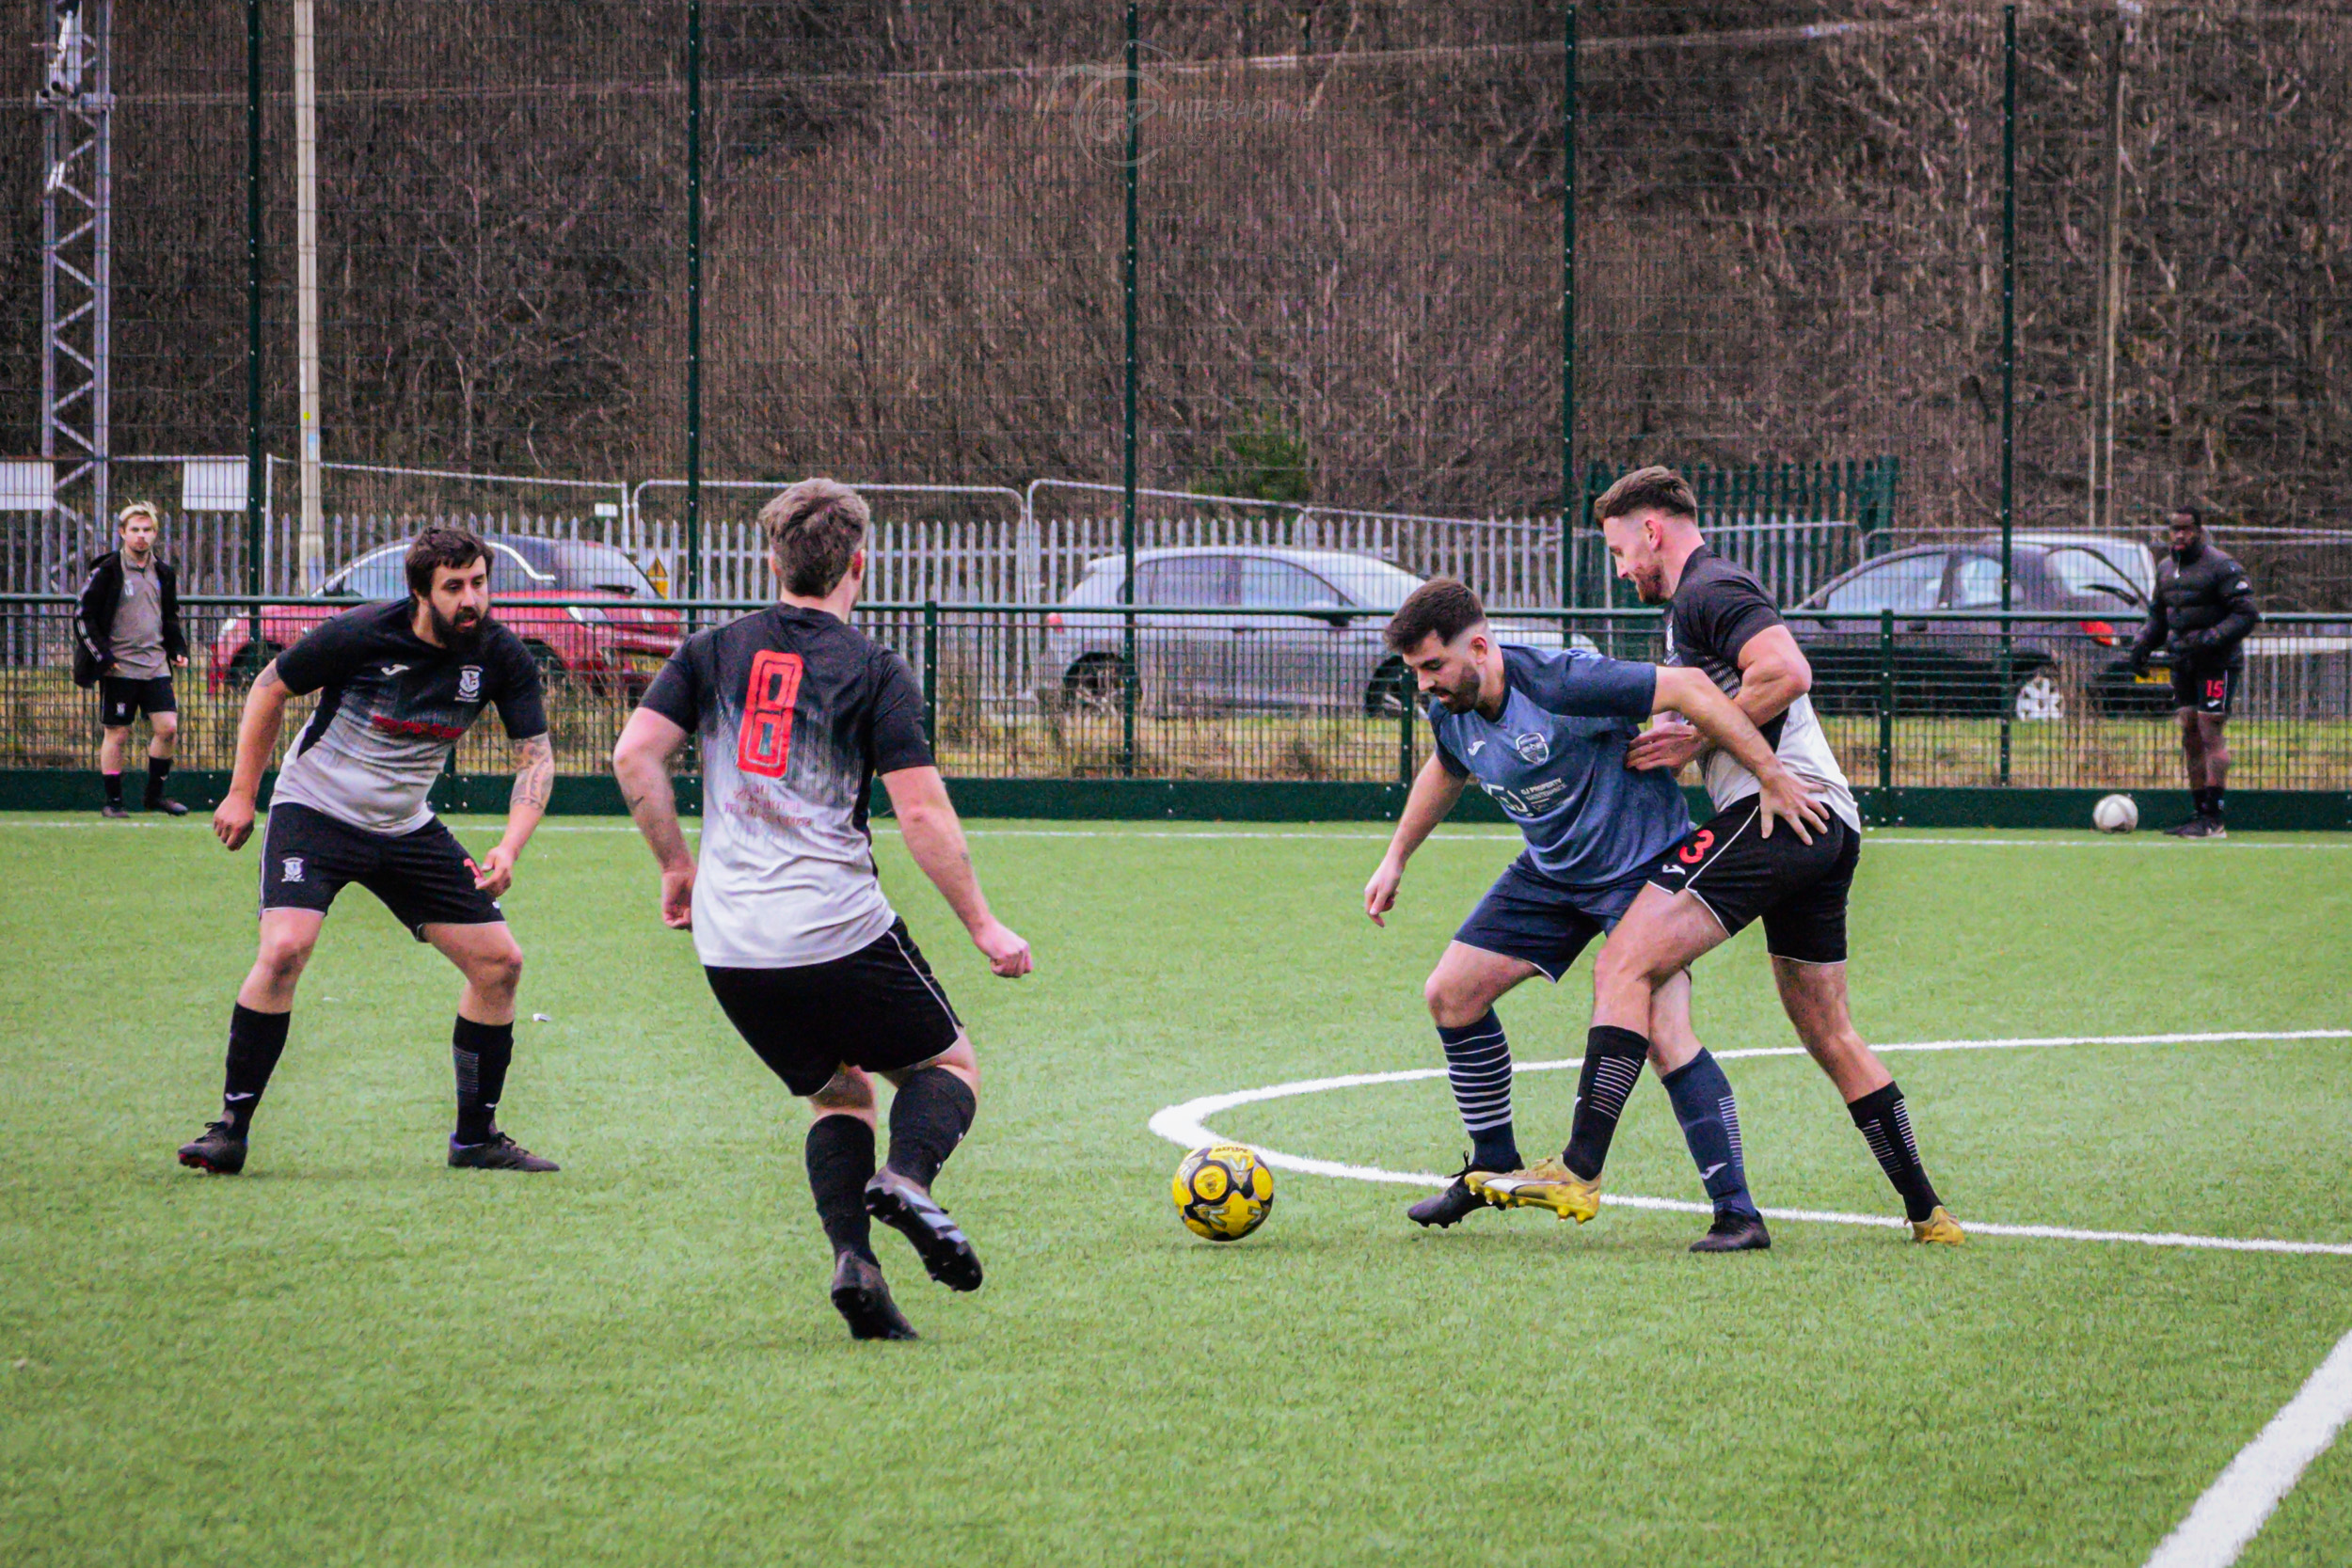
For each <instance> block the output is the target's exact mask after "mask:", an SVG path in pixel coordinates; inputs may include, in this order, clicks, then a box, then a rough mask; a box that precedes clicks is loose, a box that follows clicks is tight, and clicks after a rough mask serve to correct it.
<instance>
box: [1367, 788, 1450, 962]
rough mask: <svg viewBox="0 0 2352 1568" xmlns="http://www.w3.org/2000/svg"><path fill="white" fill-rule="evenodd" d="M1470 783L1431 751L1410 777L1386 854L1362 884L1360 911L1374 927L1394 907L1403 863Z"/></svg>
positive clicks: (1402, 882) (1440, 820)
mask: <svg viewBox="0 0 2352 1568" xmlns="http://www.w3.org/2000/svg"><path fill="white" fill-rule="evenodd" d="M1469 782H1470V781H1469V780H1467V779H1465V778H1462V777H1460V776H1459V775H1457V774H1455V773H1454V772H1452V771H1450V770H1449V769H1448V768H1446V766H1445V764H1444V763H1442V762H1439V761H1438V754H1437V752H1430V753H1429V760H1428V761H1427V762H1424V763H1422V765H1421V771H1420V772H1418V773H1416V774H1414V775H1413V788H1412V792H1411V793H1410V794H1408V795H1406V797H1405V810H1404V811H1403V812H1402V813H1400V814H1399V815H1398V816H1397V819H1396V832H1394V833H1392V834H1391V835H1390V837H1389V852H1388V853H1387V854H1386V855H1383V856H1382V857H1381V858H1380V868H1379V869H1378V870H1377V871H1375V872H1374V873H1373V874H1372V880H1371V881H1369V882H1366V883H1365V884H1364V912H1365V913H1366V914H1368V915H1370V916H1371V917H1372V923H1373V924H1374V925H1375V926H1386V925H1388V922H1387V921H1386V920H1383V919H1382V918H1381V916H1383V915H1385V914H1387V913H1388V912H1389V911H1391V910H1392V909H1394V908H1395V907H1396V890H1397V889H1398V888H1399V887H1400V886H1402V885H1403V884H1404V881H1405V863H1406V861H1409V860H1411V859H1412V858H1413V851H1414V850H1416V849H1418V848H1420V847H1422V841H1423V840H1424V839H1426V838H1428V836H1429V835H1430V834H1431V833H1433V832H1436V831H1437V828H1438V823H1440V822H1442V821H1444V820H1445V819H1446V814H1447V813H1449V812H1451V811H1452V810H1453V809H1454V802H1455V801H1456V800H1460V799H1461V798H1462V788H1463V786H1464V785H1465V784H1468V783H1469Z"/></svg>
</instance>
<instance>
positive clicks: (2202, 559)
mask: <svg viewBox="0 0 2352 1568" xmlns="http://www.w3.org/2000/svg"><path fill="white" fill-rule="evenodd" d="M2261 620H2262V611H2260V610H2256V609H2255V608H2254V588H2253V584H2252V583H2250V582H2249V581H2248V580H2247V578H2246V568H2245V567H2243V566H2241V565H2239V564H2238V563H2237V562H2234V561H2233V560H2231V559H2230V558H2229V557H2228V556H2226V555H2223V554H2222V553H2221V552H2220V551H2219V550H2217V549H2215V548H2214V547H2213V546H2211V545H2200V546H2198V547H2197V548H2196V550H2195V551H2194V552H2193V553H2191V554H2190V555H2189V556H2188V557H2186V558H2185V559H2183V558H2181V557H2178V556H2171V555H2168V556H2166V557H2165V559H2164V560H2162V561H2160V562H2157V563H2156V591H2155V593H2154V594H2153V595H2151V596H2150V598H2149V601H2148V619H2147V620H2146V622H2144V623H2143V624H2142V625H2141V626H2140V628H2139V637H2138V639H2137V641H2134V642H2133V644H2132V662H2133V663H2134V664H2135V665H2142V666H2144V665H2145V664H2146V663H2147V662H2148V658H2149V656H2150V655H2152V654H2153V653H2154V652H2155V651H2156V650H2157V649H2158V648H2163V649H2165V650H2166V651H2167V652H2169V654H2170V655H2171V656H2172V662H2173V663H2174V664H2175V665H2176V666H2180V665H2185V666H2188V667H2190V668H2193V669H2199V670H2220V669H2232V670H2234V669H2236V668H2238V667H2239V666H2240V665H2242V664H2244V663H2245V662H2246V655H2245V652H2244V650H2243V647H2242V644H2243V643H2244V642H2245V641H2246V634H2247V633H2249V632H2250V631H2252V630H2253V629H2254V627H2255V626H2256V625H2257V624H2258V623H2259V622H2260V621H2261Z"/></svg>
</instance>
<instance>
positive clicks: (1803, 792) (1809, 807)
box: [1756, 768, 1829, 844]
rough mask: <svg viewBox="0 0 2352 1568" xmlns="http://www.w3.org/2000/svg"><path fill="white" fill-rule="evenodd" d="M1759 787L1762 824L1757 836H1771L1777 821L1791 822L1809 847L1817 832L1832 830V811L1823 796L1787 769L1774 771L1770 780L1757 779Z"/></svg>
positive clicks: (1793, 829)
mask: <svg viewBox="0 0 2352 1568" xmlns="http://www.w3.org/2000/svg"><path fill="white" fill-rule="evenodd" d="M1756 784H1757V786H1758V787H1757V789H1756V816H1757V817H1758V818H1759V819H1760V820H1761V821H1762V823H1763V827H1762V829H1761V831H1760V832H1759V833H1758V834H1757V836H1758V837H1761V838H1770V837H1772V824H1773V823H1774V822H1786V823H1788V826H1789V829H1790V831H1792V832H1795V834H1796V835H1797V842H1798V843H1800V844H1810V843H1812V842H1813V834H1814V833H1818V832H1828V831H1829V811H1828V809H1827V808H1826V807H1824V806H1823V805H1822V804H1821V800H1820V796H1818V795H1815V794H1814V793H1813V792H1812V791H1811V790H1809V789H1807V788H1806V787H1805V786H1804V784H1802V783H1800V782H1799V781H1798V779H1797V776H1796V775H1795V774H1793V773H1791V772H1789V771H1788V769H1787V768H1773V769H1772V773H1771V775H1770V776H1769V777H1765V778H1759V779H1757V780H1756ZM1808 829H1809V830H1810V831H1809V832H1808V831H1807V830H1808Z"/></svg>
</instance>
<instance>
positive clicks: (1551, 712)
mask: <svg viewBox="0 0 2352 1568" xmlns="http://www.w3.org/2000/svg"><path fill="white" fill-rule="evenodd" d="M1502 675H1503V687H1504V692H1503V699H1502V714H1501V715H1500V716H1499V717H1497V718H1494V719H1488V718H1487V717H1486V715H1484V714H1482V713H1480V712H1479V711H1478V710H1477V709H1476V708H1472V709H1470V712H1468V713H1454V712H1452V711H1450V710H1449V709H1448V708H1447V707H1446V706H1445V705H1444V704H1442V703H1439V702H1436V701H1434V700H1433V701H1432V702H1431V703H1430V705H1429V728H1430V730H1431V732H1432V733H1433V734H1434V735H1435V736H1437V741H1438V764H1439V765H1440V766H1441V767H1443V768H1445V770H1446V771H1447V772H1449V773H1451V774H1453V775H1454V777H1455V778H1457V779H1458V778H1466V777H1467V778H1472V779H1475V780H1477V781H1478V784H1479V787H1480V788H1482V789H1484V790H1485V791H1486V793H1487V794H1489V795H1491V796H1493V797H1494V799H1495V803H1496V804H1497V805H1499V806H1501V807H1502V811H1503V815H1504V816H1508V817H1510V819H1511V820H1512V821H1514V822H1516V823H1518V828H1519V832H1522V833H1524V834H1525V835H1526V836H1527V853H1528V857H1529V859H1531V860H1532V861H1533V862H1534V865H1535V869H1536V870H1538V871H1540V872H1541V873H1543V875H1544V876H1545V877H1546V878H1548V879H1550V880H1552V881H1555V882H1558V883H1560V884H1562V885H1564V886H1565V887H1569V888H1577V889H1597V888H1602V887H1606V886H1608V885H1609V884H1611V883H1613V882H1618V881H1622V880H1624V879H1626V878H1628V877H1631V876H1633V875H1635V874H1637V873H1638V872H1641V871H1642V870H1644V869H1645V868H1646V867H1648V866H1649V865H1651V864H1652V863H1655V862H1656V861H1657V860H1658V858H1659V857H1660V856H1661V855H1663V854H1664V853H1665V852H1666V851H1667V850H1669V849H1671V848H1673V847H1675V845H1676V843H1677V842H1678V841H1679V840H1680V839H1681V838H1682V836H1683V835H1684V834H1686V833H1688V832H1690V831H1691V816H1690V813H1689V812H1688V811H1687V810H1685V809H1684V806H1683V803H1682V790H1681V788H1680V787H1679V786H1678V785H1677V784H1676V783H1675V780H1674V774H1673V773H1672V772H1670V771H1669V770H1667V769H1666V768H1650V769H1648V770H1646V771H1645V772H1639V773H1637V772H1634V771H1632V770H1630V769H1629V768H1627V767H1626V765H1625V749H1626V745H1627V743H1628V742H1629V741H1630V740H1632V738H1633V737H1634V736H1636V735H1638V734H1640V733H1641V726H1642V721H1644V720H1645V719H1647V718H1648V717H1649V714H1650V703H1651V699H1652V696H1653V694H1654V693H1655V691H1656V689H1657V686H1658V672H1657V670H1656V669H1655V668H1653V667H1652V666H1650V665H1647V664H1630V663H1627V662H1626V661H1624V660H1622V659H1614V658H1603V657H1601V656H1600V655H1598V654H1588V653H1584V652H1582V651H1581V650H1580V649H1574V648H1571V649H1567V650H1565V651H1560V652H1554V651H1552V650H1549V649H1535V648H1520V647H1508V646H1506V647H1504V648H1503V649H1502Z"/></svg>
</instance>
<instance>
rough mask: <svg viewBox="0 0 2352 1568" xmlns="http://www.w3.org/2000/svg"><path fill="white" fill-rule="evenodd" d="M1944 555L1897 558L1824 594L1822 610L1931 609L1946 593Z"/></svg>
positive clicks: (1873, 567) (1937, 551)
mask: <svg viewBox="0 0 2352 1568" xmlns="http://www.w3.org/2000/svg"><path fill="white" fill-rule="evenodd" d="M1944 561H1945V557H1944V552H1943V551H1941V550H1935V551H1931V552H1930V553H1929V554H1926V555H1905V556H1897V557H1896V558H1895V559H1894V560H1892V561H1883V562H1879V564H1877V565H1875V566H1872V567H1869V568H1867V569H1866V570H1864V571H1860V572H1856V573H1855V574H1854V575H1853V576H1852V577H1851V578H1847V579H1846V580H1845V581H1843V582H1841V583H1839V584H1838V585H1837V586H1836V587H1835V588H1833V589H1831V590H1830V591H1829V592H1828V594H1825V595H1823V597H1822V600H1821V608H1822V609H1824V610H1839V611H1842V612H1843V613H1845V614H1848V615H1852V614H1856V613H1875V612H1876V611H1878V610H1932V609H1934V608H1935V601H1936V600H1937V599H1938V598H1940V597H1941V596H1942V594H1943V592H1944Z"/></svg>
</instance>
